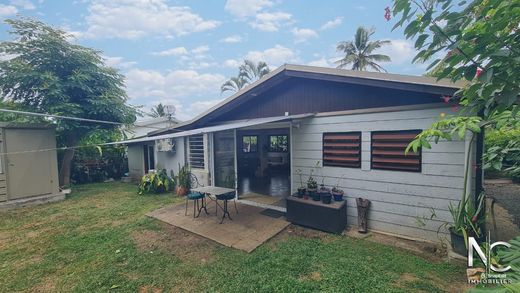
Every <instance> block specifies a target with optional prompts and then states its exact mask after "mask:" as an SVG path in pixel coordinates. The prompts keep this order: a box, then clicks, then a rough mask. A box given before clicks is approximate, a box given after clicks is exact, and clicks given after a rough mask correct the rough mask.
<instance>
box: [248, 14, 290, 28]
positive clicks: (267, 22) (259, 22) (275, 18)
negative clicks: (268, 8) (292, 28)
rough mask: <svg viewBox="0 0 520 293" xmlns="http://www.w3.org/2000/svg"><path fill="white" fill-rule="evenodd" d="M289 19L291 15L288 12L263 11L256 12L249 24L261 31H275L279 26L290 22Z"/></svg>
mask: <svg viewBox="0 0 520 293" xmlns="http://www.w3.org/2000/svg"><path fill="white" fill-rule="evenodd" d="M291 19H292V15H291V14H290V13H286V12H263V13H258V14H257V15H256V17H255V20H254V21H252V22H251V23H250V25H251V27H253V28H256V29H258V30H261V31H266V32H276V31H278V29H279V28H280V27H281V26H284V25H288V24H290V23H291Z"/></svg>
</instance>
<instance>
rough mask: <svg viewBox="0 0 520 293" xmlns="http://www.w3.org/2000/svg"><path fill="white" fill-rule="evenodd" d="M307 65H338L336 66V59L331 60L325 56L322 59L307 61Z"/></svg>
mask: <svg viewBox="0 0 520 293" xmlns="http://www.w3.org/2000/svg"><path fill="white" fill-rule="evenodd" d="M307 65H310V66H319V67H336V66H334V61H333V60H329V59H326V58H324V57H322V58H320V59H316V60H313V61H310V62H308V63H307Z"/></svg>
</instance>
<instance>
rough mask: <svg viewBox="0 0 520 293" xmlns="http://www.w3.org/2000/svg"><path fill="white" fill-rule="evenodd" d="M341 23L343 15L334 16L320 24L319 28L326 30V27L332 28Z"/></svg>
mask: <svg viewBox="0 0 520 293" xmlns="http://www.w3.org/2000/svg"><path fill="white" fill-rule="evenodd" d="M342 23H343V17H340V16H338V17H336V18H334V19H333V20H329V21H327V22H326V23H324V24H323V25H322V26H321V28H320V29H321V30H328V29H332V28H335V27H338V26H339V25H341V24H342Z"/></svg>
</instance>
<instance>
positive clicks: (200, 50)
mask: <svg viewBox="0 0 520 293" xmlns="http://www.w3.org/2000/svg"><path fill="white" fill-rule="evenodd" d="M208 51H209V46H207V45H204V46H199V47H197V48H195V49H193V50H191V52H192V53H193V54H197V55H199V54H203V53H206V52H208Z"/></svg>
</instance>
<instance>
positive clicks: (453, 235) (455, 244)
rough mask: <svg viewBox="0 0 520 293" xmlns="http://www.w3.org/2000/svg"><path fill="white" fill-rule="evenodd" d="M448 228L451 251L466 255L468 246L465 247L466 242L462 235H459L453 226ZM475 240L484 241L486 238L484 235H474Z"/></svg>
mask: <svg viewBox="0 0 520 293" xmlns="http://www.w3.org/2000/svg"><path fill="white" fill-rule="evenodd" d="M449 230H450V240H451V249H452V250H453V252H455V253H457V254H459V255H463V256H467V255H468V248H467V247H466V242H465V241H464V235H461V234H459V233H457V232H455V231H454V230H453V228H449ZM475 239H476V240H477V243H479V244H480V243H482V242H485V240H486V238H485V237H484V235H482V236H480V237H475Z"/></svg>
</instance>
